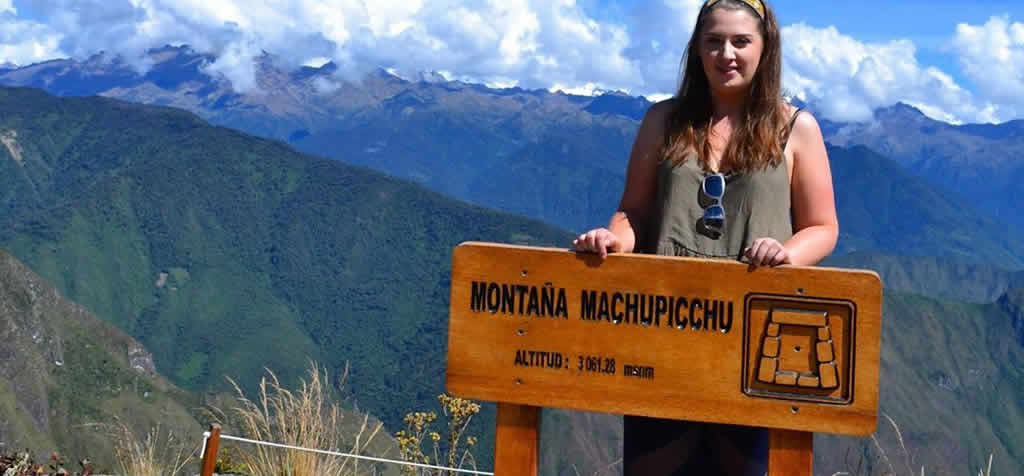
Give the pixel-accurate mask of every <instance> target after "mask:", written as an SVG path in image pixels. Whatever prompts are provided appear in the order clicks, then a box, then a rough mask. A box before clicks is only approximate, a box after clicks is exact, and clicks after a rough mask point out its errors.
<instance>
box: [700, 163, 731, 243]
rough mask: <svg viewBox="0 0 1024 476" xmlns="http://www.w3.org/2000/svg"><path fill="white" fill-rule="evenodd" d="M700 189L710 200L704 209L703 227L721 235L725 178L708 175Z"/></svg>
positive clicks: (723, 220)
mask: <svg viewBox="0 0 1024 476" xmlns="http://www.w3.org/2000/svg"><path fill="white" fill-rule="evenodd" d="M700 188H701V190H702V191H703V192H704V195H706V196H707V197H708V198H710V199H711V204H710V205H708V206H706V207H704V226H705V227H707V228H708V229H709V230H712V231H716V232H718V233H721V232H722V229H724V228H725V208H723V207H722V199H723V198H724V197H725V176H724V175H722V174H714V175H708V176H707V177H704V181H703V182H701V184H700Z"/></svg>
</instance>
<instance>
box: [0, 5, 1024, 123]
mask: <svg viewBox="0 0 1024 476" xmlns="http://www.w3.org/2000/svg"><path fill="white" fill-rule="evenodd" d="M21 1H26V2H29V1H30V2H31V3H30V4H29V3H26V5H22V7H23V8H18V7H19V5H18V4H19V3H20V2H21ZM702 3H703V2H702V1H701V0H646V1H641V2H635V3H633V5H632V6H631V7H630V10H629V11H628V14H627V15H625V16H624V18H623V19H622V23H616V22H599V21H597V20H595V19H594V18H593V17H591V16H589V15H588V14H587V12H586V11H585V10H584V9H583V8H582V7H581V6H580V5H579V4H578V3H577V1H576V0H275V1H273V2H268V1H264V2H253V1H249V0H219V1H210V0H48V1H45V2H41V1H34V0H13V1H12V0H0V63H4V62H14V63H18V64H27V63H31V62H37V61H41V60H43V59H49V58H53V57H58V56H66V55H69V56H73V57H76V58H86V57H88V56H91V55H93V54H95V53H97V52H99V51H107V52H109V53H118V54H121V55H122V56H123V57H124V58H125V60H126V61H127V62H129V64H132V65H133V66H135V67H136V68H137V69H139V70H140V71H141V70H145V69H146V68H147V67H148V66H149V65H148V64H147V63H146V60H145V55H144V53H145V51H146V50H147V49H149V48H152V47H157V46H161V45H164V44H188V45H191V46H192V47H193V49H195V50H196V51H199V52H203V53H211V54H213V55H215V56H216V57H217V60H216V62H214V63H213V64H210V65H208V66H207V70H206V71H207V72H209V73H211V74H222V75H223V76H224V77H226V78H227V79H229V80H230V81H231V82H232V84H233V86H234V87H235V88H236V89H238V90H240V91H248V90H251V89H253V88H256V87H258V86H257V84H256V82H255V80H254V78H253V75H254V68H255V66H254V65H253V63H252V61H251V60H252V58H253V57H255V56H259V55H261V54H262V53H263V52H264V51H266V52H269V53H271V54H272V55H274V58H275V61H278V62H279V63H281V64H280V66H282V67H286V68H297V67H299V66H302V65H309V64H314V65H318V64H322V63H323V62H324V61H327V60H330V61H334V62H335V63H336V64H337V65H338V66H339V74H341V75H342V76H343V77H347V78H356V77H359V76H361V75H362V74H363V73H364V72H366V71H368V70H370V69H372V68H378V67H379V68H385V69H387V70H390V71H394V72H395V73H396V74H398V75H400V76H403V77H410V78H414V77H418V74H419V73H420V72H422V71H448V72H451V73H449V75H450V76H451V77H456V78H458V79H462V80H468V81H473V82H479V83H483V84H491V85H504V86H511V85H515V86H520V87H524V88H541V89H552V88H557V89H563V90H568V91H581V92H585V91H600V90H622V91H626V92H629V93H631V94H638V95H646V96H648V97H656V98H663V97H665V96H666V95H667V94H671V93H672V92H674V91H675V89H676V87H677V85H678V80H679V73H680V69H679V68H680V59H681V57H682V54H683V52H684V49H685V47H686V42H687V41H688V40H689V37H690V33H691V29H692V27H693V23H694V21H695V19H696V16H697V13H698V11H699V9H700V6H701V5H702ZM27 5H30V6H31V8H25V6H27ZM27 10H31V11H32V12H33V17H32V19H28V18H22V17H19V14H21V13H23V12H24V11H27ZM783 40H784V47H785V52H784V53H785V54H784V58H785V73H784V74H785V76H784V84H785V86H786V87H787V89H789V90H790V92H792V93H795V94H796V95H797V96H798V97H802V98H803V99H806V100H811V101H814V102H816V103H818V104H819V105H820V107H821V109H820V114H821V115H822V116H824V117H827V118H830V119H835V120H855V119H865V118H867V117H869V116H870V114H871V111H872V110H873V109H874V108H877V107H881V106H887V105H891V104H893V103H895V102H897V101H903V102H907V103H910V104H914V105H916V106H918V107H919V108H920V109H922V110H923V111H925V112H926V113H927V114H929V115H930V116H932V117H935V118H938V119H942V120H947V121H954V122H955V121H996V120H1005V119H1008V118H1011V117H1013V115H1014V114H1016V111H1018V110H1020V111H1022V112H1024V106H1020V107H1018V106H1014V105H1016V104H1022V102H1024V99H1018V98H1024V79H1022V78H1024V25H1022V24H1019V23H1012V24H1011V23H1010V22H1009V21H1008V20H1007V19H1006V18H993V19H992V20H990V21H989V22H988V23H986V24H985V25H982V26H971V25H960V26H959V27H958V29H957V33H956V39H955V41H954V45H955V47H956V49H957V51H958V52H959V53H960V54H961V56H962V59H963V64H964V68H965V71H966V72H967V73H968V75H969V76H970V77H971V78H972V80H974V82H975V83H977V84H978V85H979V86H980V87H981V88H982V90H983V91H982V92H984V95H982V96H981V97H984V98H986V100H981V99H979V98H978V96H975V95H973V94H972V93H971V92H970V91H967V90H966V89H964V88H963V87H962V86H960V85H958V84H957V83H956V81H954V80H953V78H952V77H951V76H950V75H949V74H947V73H945V72H943V71H941V70H939V69H936V68H933V67H928V66H926V65H922V64H920V63H919V62H918V60H917V58H916V49H915V45H914V44H913V43H912V42H911V41H909V40H894V41H889V42H884V43H865V42H861V41H858V40H856V39H854V38H852V37H850V36H848V35H844V34H842V33H841V32H839V31H838V30H837V29H836V28H834V27H826V28H815V27H811V26H808V25H805V24H797V25H792V26H789V27H787V28H784V30H783ZM333 84H334V83H330V84H329V83H324V84H321V85H320V87H321V89H322V90H324V91H330V90H333V89H334V87H335V86H334V85H333ZM987 98H992V100H991V101H990V100H988V99H987ZM993 102H995V103H997V104H998V106H997V105H994V104H993ZM1008 104H1009V105H1008Z"/></svg>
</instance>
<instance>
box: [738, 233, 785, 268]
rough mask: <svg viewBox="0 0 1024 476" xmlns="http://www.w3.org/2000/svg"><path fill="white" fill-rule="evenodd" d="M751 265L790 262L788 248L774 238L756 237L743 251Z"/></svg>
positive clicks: (776, 264) (771, 264)
mask: <svg viewBox="0 0 1024 476" xmlns="http://www.w3.org/2000/svg"><path fill="white" fill-rule="evenodd" d="M743 256H744V257H745V258H746V259H747V262H748V263H750V264H751V265H752V266H778V265H780V264H790V259H789V250H787V249H786V247H785V246H783V245H782V243H779V241H778V240H776V239H775V238H758V239H756V240H754V242H753V243H751V244H750V247H749V248H747V249H746V250H745V251H744V252H743Z"/></svg>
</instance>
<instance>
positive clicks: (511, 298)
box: [470, 281, 735, 333]
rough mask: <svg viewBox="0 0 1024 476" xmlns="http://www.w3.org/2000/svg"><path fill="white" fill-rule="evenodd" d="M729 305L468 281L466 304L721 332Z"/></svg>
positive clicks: (728, 323)
mask: <svg viewBox="0 0 1024 476" xmlns="http://www.w3.org/2000/svg"><path fill="white" fill-rule="evenodd" d="M573 297H575V296H573ZM570 308H574V309H573V311H575V312H573V311H571V310H570ZM734 308H735V305H734V304H733V302H732V301H731V300H722V299H712V298H707V297H683V296H664V295H658V294H645V293H637V292H623V291H597V290H588V289H583V290H580V294H579V299H578V300H573V299H569V293H567V291H566V289H565V288H559V287H555V286H554V285H552V284H550V283H548V284H545V285H544V286H533V285H525V284H508V283H494V282H486V281H473V283H472V294H471V299H470V310H471V311H473V312H476V313H490V314H504V315H513V316H523V317H541V318H554V319H569V315H570V314H573V315H577V316H579V319H580V320H583V321H591V322H607V323H611V324H615V325H636V326H644V327H655V328H660V327H665V328H671V329H680V330H701V331H719V332H723V333H728V332H729V331H730V330H732V327H733V312H734Z"/></svg>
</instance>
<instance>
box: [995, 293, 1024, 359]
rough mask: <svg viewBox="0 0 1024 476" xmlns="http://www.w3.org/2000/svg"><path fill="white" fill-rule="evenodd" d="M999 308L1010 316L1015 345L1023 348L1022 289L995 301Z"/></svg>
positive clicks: (1023, 300) (1023, 310)
mask: <svg viewBox="0 0 1024 476" xmlns="http://www.w3.org/2000/svg"><path fill="white" fill-rule="evenodd" d="M997 304H998V305H999V308H1000V309H1002V310H1003V311H1005V312H1006V313H1008V314H1009V315H1010V316H1012V319H1013V321H1012V323H1013V331H1014V334H1016V338H1017V343H1018V344H1020V345H1021V346H1024V287H1021V288H1016V289H1012V290H1010V291H1008V292H1007V293H1006V294H1003V295H1002V297H1000V298H999V300H998V301H997Z"/></svg>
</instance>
